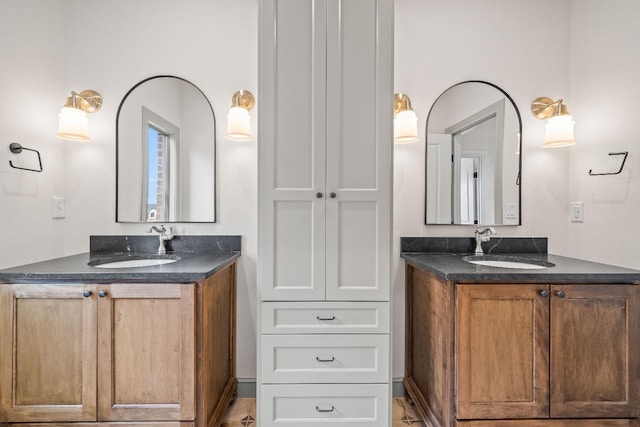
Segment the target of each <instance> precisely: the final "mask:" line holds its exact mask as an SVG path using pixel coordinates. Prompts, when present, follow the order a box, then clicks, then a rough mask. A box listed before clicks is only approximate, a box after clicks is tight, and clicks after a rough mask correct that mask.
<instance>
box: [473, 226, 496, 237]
mask: <svg viewBox="0 0 640 427" xmlns="http://www.w3.org/2000/svg"><path fill="white" fill-rule="evenodd" d="M475 234H479V235H481V236H486V235H488V234H498V233H497V232H496V229H495V228H493V227H485V228H484V229H482V228H481V227H477V228H476V231H475Z"/></svg>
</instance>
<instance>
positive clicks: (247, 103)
mask: <svg viewBox="0 0 640 427" xmlns="http://www.w3.org/2000/svg"><path fill="white" fill-rule="evenodd" d="M255 105H256V99H255V98H254V97H253V94H252V93H251V92H249V91H248V90H239V91H237V92H236V93H234V94H233V98H232V99H231V106H232V107H242V108H244V109H245V110H247V111H251V110H252V109H253V107H254V106H255Z"/></svg>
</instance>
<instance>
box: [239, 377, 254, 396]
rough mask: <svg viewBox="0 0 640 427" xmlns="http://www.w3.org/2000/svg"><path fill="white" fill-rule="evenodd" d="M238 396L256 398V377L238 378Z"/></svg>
mask: <svg viewBox="0 0 640 427" xmlns="http://www.w3.org/2000/svg"><path fill="white" fill-rule="evenodd" d="M237 396H238V397H240V398H252V399H255V398H256V379H255V378H238V394H237Z"/></svg>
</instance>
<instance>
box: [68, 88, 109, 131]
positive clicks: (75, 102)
mask: <svg viewBox="0 0 640 427" xmlns="http://www.w3.org/2000/svg"><path fill="white" fill-rule="evenodd" d="M101 107H102V96H100V94H99V93H98V92H96V91H94V90H83V91H82V92H80V93H77V92H74V91H71V96H68V97H67V100H66V102H65V103H64V107H62V109H61V110H60V114H58V117H59V122H58V138H60V139H68V140H70V141H88V140H89V118H88V117H87V113H95V112H96V111H98V110H100V108H101Z"/></svg>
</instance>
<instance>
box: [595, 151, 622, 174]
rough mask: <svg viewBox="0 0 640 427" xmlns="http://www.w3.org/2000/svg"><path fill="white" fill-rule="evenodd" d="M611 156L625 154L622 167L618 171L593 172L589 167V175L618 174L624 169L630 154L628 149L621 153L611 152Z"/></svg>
mask: <svg viewBox="0 0 640 427" xmlns="http://www.w3.org/2000/svg"><path fill="white" fill-rule="evenodd" d="M609 155H610V156H624V158H623V159H622V164H621V165H620V169H619V170H618V171H617V172H606V173H593V171H592V169H589V175H591V176H600V175H618V174H619V173H620V172H622V169H624V162H626V161H627V156H628V155H629V152H628V151H621V152H619V153H609Z"/></svg>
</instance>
